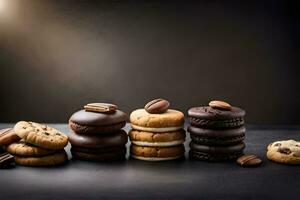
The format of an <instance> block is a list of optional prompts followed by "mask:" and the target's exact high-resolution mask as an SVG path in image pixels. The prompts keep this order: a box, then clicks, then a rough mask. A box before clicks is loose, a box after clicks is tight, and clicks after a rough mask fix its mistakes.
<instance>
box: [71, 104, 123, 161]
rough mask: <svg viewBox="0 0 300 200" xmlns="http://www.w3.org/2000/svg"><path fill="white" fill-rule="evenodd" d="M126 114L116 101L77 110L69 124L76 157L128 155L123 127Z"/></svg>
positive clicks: (99, 158)
mask: <svg viewBox="0 0 300 200" xmlns="http://www.w3.org/2000/svg"><path fill="white" fill-rule="evenodd" d="M126 120H127V115H126V114H125V113H124V112H122V111H120V110H118V108H117V106H116V105H113V104H107V103H91V104H87V105H85V106H84V110H80V111H78V112H76V113H74V114H73V115H72V116H71V118H70V120H69V126H70V128H71V129H72V130H73V133H72V134H71V135H70V136H69V138H70V143H71V144H72V148H71V153H72V156H73V158H75V159H80V160H88V161H117V160H124V159H125V156H126V146H125V145H126V143H127V141H128V136H127V133H126V132H125V131H124V130H122V128H123V127H124V126H125V124H126Z"/></svg>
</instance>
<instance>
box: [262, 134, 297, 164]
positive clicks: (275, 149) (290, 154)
mask: <svg viewBox="0 0 300 200" xmlns="http://www.w3.org/2000/svg"><path fill="white" fill-rule="evenodd" d="M267 158H268V159H269V160H272V161H274V162H278V163H283V164H291V165H299V164H300V142H298V141H295V140H283V141H277V142H273V143H271V144H269V145H268V147H267Z"/></svg>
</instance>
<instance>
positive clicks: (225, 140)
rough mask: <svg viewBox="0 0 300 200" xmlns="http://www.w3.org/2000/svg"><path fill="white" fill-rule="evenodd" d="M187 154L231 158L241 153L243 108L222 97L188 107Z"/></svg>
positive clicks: (205, 157) (202, 158)
mask: <svg viewBox="0 0 300 200" xmlns="http://www.w3.org/2000/svg"><path fill="white" fill-rule="evenodd" d="M188 116H189V121H190V125H189V127H188V132H189V133H190V136H191V139H192V142H191V143H190V148H191V150H190V157H191V158H194V159H198V160H209V161H221V160H233V159H236V158H238V157H239V156H241V155H242V154H243V149H244V148H245V144H244V142H243V140H244V138H245V131H246V129H245V127H244V116H245V111H244V110H242V109H241V108H238V107H233V106H230V105H229V104H228V103H226V102H223V101H211V102H210V103H209V106H204V107H194V108H191V109H189V110H188Z"/></svg>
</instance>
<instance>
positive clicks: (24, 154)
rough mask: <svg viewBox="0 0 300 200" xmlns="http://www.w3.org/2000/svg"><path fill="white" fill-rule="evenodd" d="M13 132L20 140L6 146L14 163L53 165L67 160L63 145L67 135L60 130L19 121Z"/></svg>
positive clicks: (66, 142) (65, 142) (65, 143)
mask: <svg viewBox="0 0 300 200" xmlns="http://www.w3.org/2000/svg"><path fill="white" fill-rule="evenodd" d="M13 130H14V132H15V133H16V135H18V136H19V137H20V138H21V140H20V141H18V142H14V143H12V144H10V145H9V146H7V148H6V150H7V151H8V152H9V153H11V154H12V155H14V156H15V163H16V164H19V165H24V166H53V165H59V164H63V163H65V162H66V161H67V160H68V157H67V154H66V152H65V151H64V147H65V146H66V145H67V144H68V137H67V136H66V135H65V134H63V133H61V132H60V131H58V130H56V129H54V128H52V127H50V126H47V125H42V124H38V123H35V122H26V121H20V122H18V123H17V124H16V125H15V126H14V129H13Z"/></svg>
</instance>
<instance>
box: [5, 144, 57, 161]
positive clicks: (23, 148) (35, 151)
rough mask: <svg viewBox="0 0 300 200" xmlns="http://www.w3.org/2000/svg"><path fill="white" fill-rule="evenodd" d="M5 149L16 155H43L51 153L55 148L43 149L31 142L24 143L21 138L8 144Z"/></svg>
mask: <svg viewBox="0 0 300 200" xmlns="http://www.w3.org/2000/svg"><path fill="white" fill-rule="evenodd" d="M6 151H7V152H9V153H11V154H13V155H17V156H33V157H35V156H44V155H49V154H53V153H54V152H55V150H50V149H43V148H41V147H36V146H33V145H31V144H28V143H25V142H24V140H21V141H19V142H16V143H12V144H10V145H9V146H8V147H7V148H6Z"/></svg>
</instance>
